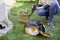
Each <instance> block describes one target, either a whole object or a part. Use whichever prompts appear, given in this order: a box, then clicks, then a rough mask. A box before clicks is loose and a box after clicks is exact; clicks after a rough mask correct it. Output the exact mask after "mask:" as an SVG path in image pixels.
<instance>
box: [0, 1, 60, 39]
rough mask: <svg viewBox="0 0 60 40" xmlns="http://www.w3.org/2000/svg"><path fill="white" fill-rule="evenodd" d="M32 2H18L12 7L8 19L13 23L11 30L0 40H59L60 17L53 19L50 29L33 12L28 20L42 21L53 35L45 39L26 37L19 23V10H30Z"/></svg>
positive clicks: (41, 18) (22, 26) (40, 17)
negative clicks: (53, 26)
mask: <svg viewBox="0 0 60 40" xmlns="http://www.w3.org/2000/svg"><path fill="white" fill-rule="evenodd" d="M33 4H34V3H33V2H19V3H16V4H15V7H13V9H12V11H11V13H10V14H9V19H10V20H11V21H12V22H13V25H14V26H13V30H12V31H10V32H8V34H7V35H5V36H2V37H0V40H60V31H59V30H60V15H59V14H58V15H56V16H55V17H54V21H53V22H54V24H55V28H54V29H51V28H50V27H49V26H47V25H46V24H45V21H42V20H43V19H44V17H42V16H38V15H37V11H35V12H34V14H33V15H31V17H30V19H31V20H33V19H38V20H40V21H42V22H43V23H44V24H45V25H46V28H47V29H48V30H49V31H50V32H51V33H52V34H53V36H52V37H50V38H46V37H42V36H31V35H26V34H25V33H24V24H22V23H20V22H19V16H18V14H19V10H22V9H26V8H28V9H29V8H31V6H32V5H33Z"/></svg>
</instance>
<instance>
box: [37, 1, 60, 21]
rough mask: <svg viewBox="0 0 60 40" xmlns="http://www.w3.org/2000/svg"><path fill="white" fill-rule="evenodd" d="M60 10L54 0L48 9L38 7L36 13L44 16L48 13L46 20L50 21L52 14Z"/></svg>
mask: <svg viewBox="0 0 60 40" xmlns="http://www.w3.org/2000/svg"><path fill="white" fill-rule="evenodd" d="M58 12H60V8H59V6H58V4H57V3H56V2H53V3H52V4H51V6H50V7H49V10H47V9H39V10H38V15H40V16H46V15H47V14H48V15H49V16H48V17H49V18H48V21H52V20H53V18H54V15H55V14H57V13H58Z"/></svg>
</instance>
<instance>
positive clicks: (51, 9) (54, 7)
mask: <svg viewBox="0 0 60 40" xmlns="http://www.w3.org/2000/svg"><path fill="white" fill-rule="evenodd" d="M57 9H59V7H58V4H57V3H56V2H53V3H52V4H51V6H50V7H49V20H48V22H49V25H50V27H52V28H54V25H53V23H52V21H53V18H54V15H55V14H57V12H58V10H57ZM56 10H57V11H56Z"/></svg>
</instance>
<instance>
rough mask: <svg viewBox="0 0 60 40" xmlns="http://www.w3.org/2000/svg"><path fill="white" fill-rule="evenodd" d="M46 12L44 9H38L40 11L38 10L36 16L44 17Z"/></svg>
mask: <svg viewBox="0 0 60 40" xmlns="http://www.w3.org/2000/svg"><path fill="white" fill-rule="evenodd" d="M46 12H47V10H45V9H40V10H38V15H39V16H46Z"/></svg>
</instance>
